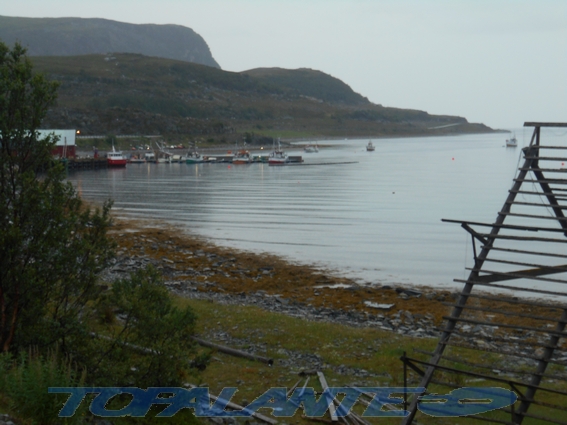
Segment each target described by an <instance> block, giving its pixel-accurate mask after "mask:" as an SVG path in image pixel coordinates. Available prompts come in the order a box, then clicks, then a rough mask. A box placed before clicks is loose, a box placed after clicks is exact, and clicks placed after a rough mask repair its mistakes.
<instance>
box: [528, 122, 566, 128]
mask: <svg viewBox="0 0 567 425" xmlns="http://www.w3.org/2000/svg"><path fill="white" fill-rule="evenodd" d="M524 127H567V123H565V122H534V121H528V122H525V123H524Z"/></svg>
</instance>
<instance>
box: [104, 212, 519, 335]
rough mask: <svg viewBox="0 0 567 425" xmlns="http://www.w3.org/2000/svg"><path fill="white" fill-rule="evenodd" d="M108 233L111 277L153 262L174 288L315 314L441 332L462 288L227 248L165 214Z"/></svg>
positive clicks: (123, 223) (121, 223) (493, 304)
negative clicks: (365, 278) (360, 278)
mask: <svg viewBox="0 0 567 425" xmlns="http://www.w3.org/2000/svg"><path fill="white" fill-rule="evenodd" d="M109 236H110V237H111V238H112V239H114V240H115V241H116V243H117V245H118V246H117V250H116V252H117V258H116V261H115V262H114V264H113V265H112V266H111V267H110V268H109V269H108V270H107V271H106V272H105V273H104V275H103V279H104V280H106V281H112V280H113V279H115V278H122V277H127V276H128V274H129V273H130V272H132V271H134V270H136V269H137V268H140V267H144V266H146V265H148V264H153V265H154V267H156V268H157V269H158V270H159V271H160V272H161V273H162V275H163V280H164V284H165V285H166V286H167V287H168V288H169V289H170V290H171V292H173V293H174V294H176V295H179V296H182V297H186V298H197V299H208V300H215V301H217V302H221V303H224V304H231V303H232V304H237V305H256V306H259V307H261V308H263V309H266V310H269V311H276V312H281V313H283V314H287V315H290V316H295V317H302V318H305V319H309V320H324V321H331V322H333V321H334V322H337V323H343V324H347V325H351V326H373V327H377V328H380V329H383V330H388V331H393V332H396V333H400V334H405V335H411V336H418V337H434V336H435V337H436V336H438V335H439V334H438V332H439V329H440V327H441V325H442V322H443V316H446V315H448V314H449V313H450V311H451V308H452V305H453V304H454V301H455V300H456V298H457V297H458V296H459V294H460V290H458V291H450V290H448V289H443V288H435V287H429V286H424V287H421V286H409V285H403V286H402V285H379V284H374V285H371V286H370V285H361V284H359V283H357V282H356V280H355V279H349V278H346V277H339V276H335V275H333V273H332V272H330V271H325V270H321V269H319V268H316V267H314V266H309V265H302V264H294V263H292V262H289V261H286V260H282V259H281V258H279V257H277V256H275V255H270V254H256V253H251V252H246V251H239V250H237V249H231V248H223V247H220V246H218V245H215V244H214V243H212V242H210V241H207V240H205V239H202V238H199V237H197V236H193V235H189V234H187V233H185V232H183V231H182V230H180V229H177V228H176V227H175V226H173V225H169V224H165V223H161V222H159V223H156V222H150V221H144V220H125V219H119V220H117V219H116V220H114V226H113V227H112V228H111V230H110V232H109ZM492 295H493V296H494V298H495V299H493V300H483V299H476V300H475V305H477V306H485V307H486V306H489V307H490V308H493V309H498V308H499V306H501V305H503V303H502V302H501V301H498V300H497V297H498V294H492ZM512 320H516V321H517V318H515V319H512V318H511V319H510V323H515V322H512ZM523 321H525V322H526V323H525V324H526V325H529V324H530V319H528V318H526V319H523Z"/></svg>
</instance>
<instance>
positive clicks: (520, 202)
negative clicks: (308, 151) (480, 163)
mask: <svg viewBox="0 0 567 425" xmlns="http://www.w3.org/2000/svg"><path fill="white" fill-rule="evenodd" d="M524 127H534V132H533V135H532V138H531V141H530V144H529V146H527V147H525V148H523V156H524V162H523V164H522V165H521V166H520V167H519V169H518V173H517V175H516V178H515V179H514V183H513V185H512V188H511V189H510V190H509V193H508V196H507V199H506V201H505V202H504V205H503V207H502V209H501V210H500V212H499V213H498V216H497V217H496V220H495V222H494V223H479V222H467V221H458V220H443V221H445V222H452V223H459V224H461V226H462V227H463V229H465V230H466V231H467V232H468V233H469V234H470V235H471V240H472V245H473V255H474V265H473V267H471V268H468V269H467V270H470V274H469V277H468V279H467V280H458V279H455V282H460V283H464V287H463V289H462V291H461V293H460V295H459V297H458V299H457V300H456V302H455V303H454V304H448V305H449V306H450V307H452V311H451V314H450V315H448V316H446V317H444V319H445V322H444V328H443V329H442V334H441V337H440V339H439V341H438V344H437V347H436V349H435V350H434V351H433V352H432V353H427V352H424V351H418V350H415V353H416V354H417V355H418V356H415V357H414V358H411V357H408V356H406V354H405V353H404V355H403V357H402V358H401V360H402V361H403V363H404V378H406V376H407V374H408V372H412V373H415V374H417V375H418V376H419V379H420V383H419V386H420V387H426V388H427V389H428V391H429V392H431V391H433V392H436V391H438V390H437V388H442V387H445V388H447V387H449V388H460V387H464V386H475V385H476V386H479V385H482V386H501V387H507V388H509V389H511V390H513V391H514V392H516V394H517V395H518V401H517V402H516V403H515V404H514V405H512V406H510V407H509V408H507V409H501V410H500V411H497V412H492V413H490V414H488V413H487V414H483V415H475V416H471V418H475V419H478V420H484V421H488V422H491V423H499V424H510V425H514V424H522V423H523V422H524V420H526V422H530V421H534V420H537V421H539V422H538V423H542V422H543V423H552V424H565V425H567V391H566V390H565V388H566V387H567V384H566V383H567V331H566V329H565V326H566V324H567V285H566V284H567V237H566V236H567V217H566V213H565V210H567V178H561V177H562V176H566V177H567V155H563V156H561V154H560V152H561V151H562V150H563V151H567V143H565V145H564V146H546V145H542V144H541V133H542V130H541V129H542V127H563V128H565V127H567V123H542V122H526V123H525V124H524ZM558 152H559V155H558V154H557V153H558ZM473 227H474V228H473ZM475 228H476V229H482V228H484V229H486V228H488V229H490V230H489V231H488V232H486V231H483V230H475ZM477 244H479V245H480V250H478V249H477ZM550 275H553V277H548V276H550ZM475 289H476V290H475ZM479 289H490V290H491V291H490V292H486V291H485V292H482V291H480V290H479ZM427 356H429V360H424V358H427ZM417 357H420V358H417ZM405 384H407V382H405ZM418 403H419V400H418V398H417V397H414V398H413V399H412V400H410V401H409V402H408V403H407V410H408V411H409V415H408V416H406V417H405V418H404V420H403V421H402V424H403V425H409V424H411V423H412V422H413V420H414V417H415V415H416V412H417V406H418Z"/></svg>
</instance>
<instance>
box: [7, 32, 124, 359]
mask: <svg viewBox="0 0 567 425" xmlns="http://www.w3.org/2000/svg"><path fill="white" fill-rule="evenodd" d="M57 86H58V84H57V83H55V82H50V81H48V80H47V79H46V78H45V77H43V76H42V75H37V74H34V73H33V72H32V65H31V63H30V61H29V60H28V59H27V57H26V56H25V49H23V48H22V47H21V46H19V45H16V46H15V47H14V48H13V49H12V50H10V49H9V48H8V47H7V46H6V45H5V44H2V43H0V351H3V352H7V351H18V350H19V349H20V348H22V347H27V346H30V345H37V346H38V347H42V346H46V345H52V344H54V343H58V344H60V345H61V347H62V348H63V349H65V346H66V344H68V343H69V342H70V340H69V339H70V338H73V336H74V335H79V334H81V333H84V329H82V328H84V326H83V325H82V323H84V321H83V320H81V315H82V311H83V308H84V306H85V305H87V303H88V302H89V301H90V300H92V299H93V298H95V297H96V295H97V291H98V288H99V287H98V286H97V285H96V278H97V274H98V273H99V272H100V271H101V270H102V269H103V268H104V267H105V266H106V263H107V261H108V260H109V258H110V257H111V256H112V255H113V253H112V244H111V242H110V241H109V240H108V238H107V237H106V231H107V228H108V226H109V225H110V217H109V210H110V203H107V204H106V205H104V207H103V208H102V210H100V211H99V210H95V211H91V210H90V209H89V208H86V207H85V206H84V205H83V203H82V201H81V200H80V199H79V197H78V196H77V194H76V192H75V190H74V189H73V187H72V186H71V184H70V183H66V182H65V181H64V170H63V168H62V167H61V166H60V165H57V164H54V163H53V161H52V159H51V149H52V147H53V144H54V143H55V138H54V137H53V136H49V137H47V138H44V139H40V138H39V133H38V132H37V129H38V128H39V126H40V125H41V122H42V119H43V118H44V117H45V114H46V112H47V110H48V108H49V107H51V106H52V105H53V104H54V102H55V99H56V91H57Z"/></svg>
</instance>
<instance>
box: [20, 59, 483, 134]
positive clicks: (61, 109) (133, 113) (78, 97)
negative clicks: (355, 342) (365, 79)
mask: <svg viewBox="0 0 567 425" xmlns="http://www.w3.org/2000/svg"><path fill="white" fill-rule="evenodd" d="M31 59H32V61H33V63H34V66H35V69H36V70H37V71H39V72H43V73H45V74H47V75H48V76H49V77H50V78H52V79H54V80H58V81H60V82H61V87H60V89H59V102H58V106H57V107H56V108H54V109H53V110H51V111H50V112H49V114H48V118H47V120H46V122H45V125H44V126H45V127H51V128H78V129H81V131H82V133H83V134H87V135H88V134H91V135H106V134H162V135H165V136H166V137H168V138H170V139H177V140H180V139H201V140H211V141H215V142H220V141H226V142H228V143H232V142H233V141H234V140H241V139H242V137H243V136H244V135H245V134H247V135H248V136H250V135H254V137H260V136H279V135H281V136H282V137H325V136H326V137H329V136H335V137H355V136H381V135H385V136H388V135H411V134H439V133H440V132H486V131H490V129H489V128H488V127H486V126H484V125H482V124H469V123H468V122H467V121H466V119H464V118H462V117H454V116H439V115H429V114H427V113H426V112H423V111H415V110H404V109H396V108H386V107H382V106H380V105H375V104H372V103H370V102H369V101H368V100H367V99H366V98H364V97H363V96H361V95H360V94H358V93H355V92H354V91H352V89H351V88H350V87H349V86H348V85H346V84H345V83H343V82H342V81H340V80H338V79H336V78H333V77H331V76H330V75H327V74H325V73H323V72H320V71H314V70H309V69H299V70H285V69H279V68H276V69H256V70H251V71H245V72H242V73H235V72H227V71H223V70H220V69H218V68H212V67H208V66H204V65H198V64H194V63H188V62H182V61H176V60H170V59H162V58H156V57H146V56H142V55H136V54H113V55H84V56H65V57H32V58H31ZM448 124H459V125H456V126H452V127H444V128H440V129H431V128H433V127H442V126H444V125H448Z"/></svg>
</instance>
